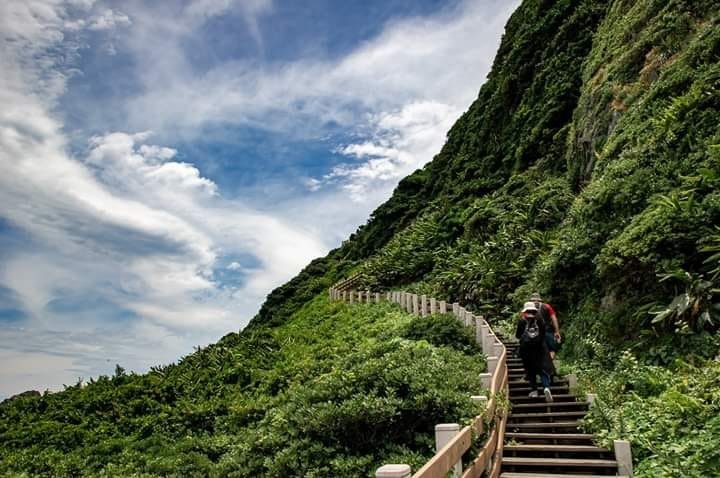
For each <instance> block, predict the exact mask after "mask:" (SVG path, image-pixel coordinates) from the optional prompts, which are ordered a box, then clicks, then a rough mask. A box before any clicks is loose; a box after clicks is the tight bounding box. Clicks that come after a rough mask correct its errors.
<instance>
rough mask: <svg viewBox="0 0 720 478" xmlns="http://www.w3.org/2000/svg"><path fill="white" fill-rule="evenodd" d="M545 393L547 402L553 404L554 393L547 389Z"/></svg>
mask: <svg viewBox="0 0 720 478" xmlns="http://www.w3.org/2000/svg"><path fill="white" fill-rule="evenodd" d="M543 393H544V394H545V401H546V402H548V403H551V402H552V401H553V398H552V392H550V389H549V388H547V387H545V389H544V390H543ZM535 396H536V397H537V393H536V394H535Z"/></svg>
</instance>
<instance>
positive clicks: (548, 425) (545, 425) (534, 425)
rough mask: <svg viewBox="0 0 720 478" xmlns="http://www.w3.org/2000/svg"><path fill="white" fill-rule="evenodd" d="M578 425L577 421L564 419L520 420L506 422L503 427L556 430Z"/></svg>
mask: <svg viewBox="0 0 720 478" xmlns="http://www.w3.org/2000/svg"><path fill="white" fill-rule="evenodd" d="M579 426H580V422H579V421H564V422H521V423H508V424H507V426H506V427H505V429H506V430H507V429H511V430H548V429H550V430H556V429H558V428H573V429H577V428H578V427H579Z"/></svg>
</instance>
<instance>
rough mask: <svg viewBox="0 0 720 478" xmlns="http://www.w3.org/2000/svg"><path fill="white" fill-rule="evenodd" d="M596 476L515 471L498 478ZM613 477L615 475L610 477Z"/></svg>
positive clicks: (590, 476)
mask: <svg viewBox="0 0 720 478" xmlns="http://www.w3.org/2000/svg"><path fill="white" fill-rule="evenodd" d="M593 476H598V475H559V474H557V473H535V472H530V473H521V472H515V471H512V472H511V471H506V472H504V473H501V474H500V478H592V477H593ZM611 476H615V475H611ZM615 478H628V476H627V475H619V476H615Z"/></svg>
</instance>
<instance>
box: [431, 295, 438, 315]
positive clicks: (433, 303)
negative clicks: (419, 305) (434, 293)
mask: <svg viewBox="0 0 720 478" xmlns="http://www.w3.org/2000/svg"><path fill="white" fill-rule="evenodd" d="M436 311H437V300H436V299H435V297H430V315H433V314H434V313H435V312H436Z"/></svg>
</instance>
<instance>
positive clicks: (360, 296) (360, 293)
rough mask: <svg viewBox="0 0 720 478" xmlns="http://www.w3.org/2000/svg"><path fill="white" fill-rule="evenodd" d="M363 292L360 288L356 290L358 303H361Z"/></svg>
mask: <svg viewBox="0 0 720 478" xmlns="http://www.w3.org/2000/svg"><path fill="white" fill-rule="evenodd" d="M362 298H363V293H362V291H361V290H359V291H358V303H360V304H362Z"/></svg>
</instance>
